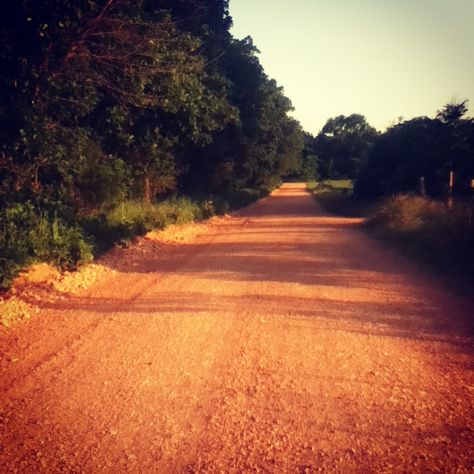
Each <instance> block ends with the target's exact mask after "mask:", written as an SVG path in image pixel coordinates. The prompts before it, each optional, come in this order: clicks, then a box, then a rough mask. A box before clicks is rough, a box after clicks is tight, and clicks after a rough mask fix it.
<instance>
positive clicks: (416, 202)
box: [308, 181, 474, 282]
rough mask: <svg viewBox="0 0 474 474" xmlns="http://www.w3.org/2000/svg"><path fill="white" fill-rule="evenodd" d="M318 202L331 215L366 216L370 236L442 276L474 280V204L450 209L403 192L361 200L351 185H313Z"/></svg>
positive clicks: (310, 185)
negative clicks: (386, 196) (381, 197)
mask: <svg viewBox="0 0 474 474" xmlns="http://www.w3.org/2000/svg"><path fill="white" fill-rule="evenodd" d="M308 189H309V190H310V191H311V192H312V194H313V195H314V197H315V199H316V200H317V201H318V202H319V203H321V205H322V206H323V207H324V208H325V209H326V210H328V211H329V212H331V213H333V214H336V215H340V216H344V217H364V218H365V225H364V228H365V229H366V230H367V231H368V232H369V234H370V235H372V236H373V237H375V238H377V239H378V240H382V241H384V242H388V243H389V244H390V245H392V246H393V247H395V248H397V249H398V250H400V251H401V252H402V253H404V254H406V255H407V256H409V257H410V258H413V259H415V260H418V261H421V262H423V263H424V264H425V265H427V266H428V267H430V268H431V269H432V270H433V271H435V272H436V273H438V274H442V275H443V274H446V275H455V276H457V277H460V278H461V279H463V280H467V281H468V282H469V281H473V280H474V201H473V200H465V201H462V200H459V201H456V202H454V204H453V206H452V207H451V208H450V207H448V205H447V204H446V203H444V202H441V201H436V200H433V199H429V198H426V197H421V196H417V195H413V194H399V195H395V196H391V197H388V198H385V199H382V200H379V201H364V200H360V199H358V198H356V197H355V196H354V195H353V194H352V191H349V192H348V191H341V190H347V189H350V188H349V185H348V183H340V184H339V185H338V183H337V182H334V181H333V182H331V183H330V184H329V183H328V182H323V183H315V182H312V183H308Z"/></svg>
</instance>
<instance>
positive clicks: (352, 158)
mask: <svg viewBox="0 0 474 474" xmlns="http://www.w3.org/2000/svg"><path fill="white" fill-rule="evenodd" d="M466 113H467V101H461V102H452V103H448V104H446V105H445V106H444V107H443V108H441V109H440V110H439V111H438V112H437V114H436V116H435V118H428V117H417V118H414V119H411V120H407V121H403V120H400V121H399V122H398V123H396V124H394V125H392V126H391V127H389V128H388V129H387V130H386V131H385V132H383V133H380V132H378V131H376V130H375V129H374V128H373V127H372V126H370V125H369V124H368V123H367V120H366V119H365V117H364V116H363V115H360V114H352V115H350V116H343V115H341V116H338V117H335V118H331V119H329V120H328V121H327V122H326V124H325V125H324V127H323V128H322V130H321V132H320V133H319V134H318V135H317V136H315V137H314V136H311V135H310V134H307V133H306V134H305V140H304V149H303V154H302V167H301V171H300V173H302V174H303V175H305V176H306V177H307V178H314V177H316V176H317V177H319V178H320V179H341V178H346V179H351V180H353V181H354V182H355V192H356V194H358V195H359V196H362V197H366V198H376V197H379V196H384V195H391V194H396V193H401V192H414V193H420V192H422V193H426V194H427V195H429V196H431V197H435V198H441V197H443V196H445V195H446V194H448V193H452V194H454V195H459V196H467V195H470V194H471V193H472V180H473V179H474V119H473V118H470V117H467V116H466ZM451 173H452V176H453V179H452V181H451V183H450V174H451ZM450 184H451V185H452V187H451V188H450Z"/></svg>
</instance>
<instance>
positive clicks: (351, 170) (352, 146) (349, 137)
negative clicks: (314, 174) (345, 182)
mask: <svg viewBox="0 0 474 474" xmlns="http://www.w3.org/2000/svg"><path fill="white" fill-rule="evenodd" d="M376 137H377V131H376V130H375V129H374V128H373V127H371V126H370V125H369V124H368V123H367V121H366V119H365V117H364V116H363V115H359V114H352V115H349V116H347V117H346V116H344V115H339V116H337V117H334V118H331V119H329V120H328V121H327V122H326V124H325V125H324V127H323V129H322V130H321V132H320V133H319V135H318V136H317V137H316V141H315V152H316V154H317V156H318V157H319V158H320V173H321V177H323V178H325V179H328V178H349V179H354V178H355V177H356V176H357V173H358V171H359V169H360V167H361V165H362V163H363V161H364V159H365V155H366V153H367V152H368V150H369V149H370V148H371V146H372V144H373V143H374V140H375V138H376Z"/></svg>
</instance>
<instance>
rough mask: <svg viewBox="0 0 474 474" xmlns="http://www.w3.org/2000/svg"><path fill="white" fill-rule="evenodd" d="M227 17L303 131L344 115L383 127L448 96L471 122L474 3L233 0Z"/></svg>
mask: <svg viewBox="0 0 474 474" xmlns="http://www.w3.org/2000/svg"><path fill="white" fill-rule="evenodd" d="M230 14H231V16H232V17H233V21H234V27H233V29H232V33H233V35H234V36H235V37H237V38H243V37H245V36H247V35H250V36H252V38H253V39H254V43H255V45H256V46H257V47H258V49H260V51H261V54H260V61H261V63H262V65H263V66H264V68H265V71H266V72H267V74H268V75H269V76H270V77H272V78H274V79H276V80H277V82H278V84H279V85H282V86H283V87H284V89H285V93H286V95H287V96H288V97H289V98H290V99H291V100H292V102H293V105H294V107H295V111H294V116H295V117H296V118H297V119H298V120H299V121H300V122H301V123H302V125H303V127H304V128H305V130H307V131H308V132H310V133H313V134H316V133H317V132H318V131H319V130H320V129H321V127H322V126H323V125H324V123H325V122H326V120H327V119H328V118H330V117H334V116H336V115H340V114H344V115H349V114H351V113H361V114H364V115H365V116H366V117H367V120H368V121H369V123H371V124H372V125H373V126H375V127H376V128H378V129H380V130H383V129H384V128H386V127H387V126H388V125H389V124H390V123H391V122H393V121H395V120H396V119H397V118H398V117H403V118H405V119H410V118H413V117H416V116H420V115H427V116H431V117H432V116H434V115H435V114H436V110H437V109H439V108H441V107H442V106H443V105H444V104H446V103H447V102H449V101H450V100H451V99H453V98H457V99H469V105H470V115H474V113H473V111H474V0H292V1H283V0H230Z"/></svg>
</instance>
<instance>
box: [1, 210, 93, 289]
mask: <svg viewBox="0 0 474 474" xmlns="http://www.w3.org/2000/svg"><path fill="white" fill-rule="evenodd" d="M0 255H1V257H0V286H1V287H3V288H6V287H8V286H9V284H10V282H11V280H12V279H13V278H14V277H15V276H16V275H17V274H18V272H19V271H20V270H21V268H22V267H24V266H25V265H27V264H30V263H33V262H42V261H48V262H50V263H53V264H55V265H56V266H58V267H60V268H63V269H64V268H67V269H71V268H75V267H76V266H77V265H80V264H83V263H86V262H88V261H90V260H91V259H92V244H91V242H90V240H89V239H87V238H85V236H84V234H83V231H82V229H81V228H80V227H78V226H77V225H71V224H69V223H67V222H66V221H65V220H64V219H62V218H60V217H57V216H56V215H48V214H47V213H45V212H43V213H38V212H37V211H36V210H35V208H34V206H33V205H32V204H30V203H25V204H16V205H13V206H10V207H8V208H6V209H5V210H4V212H3V213H2V214H1V217H0Z"/></svg>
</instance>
